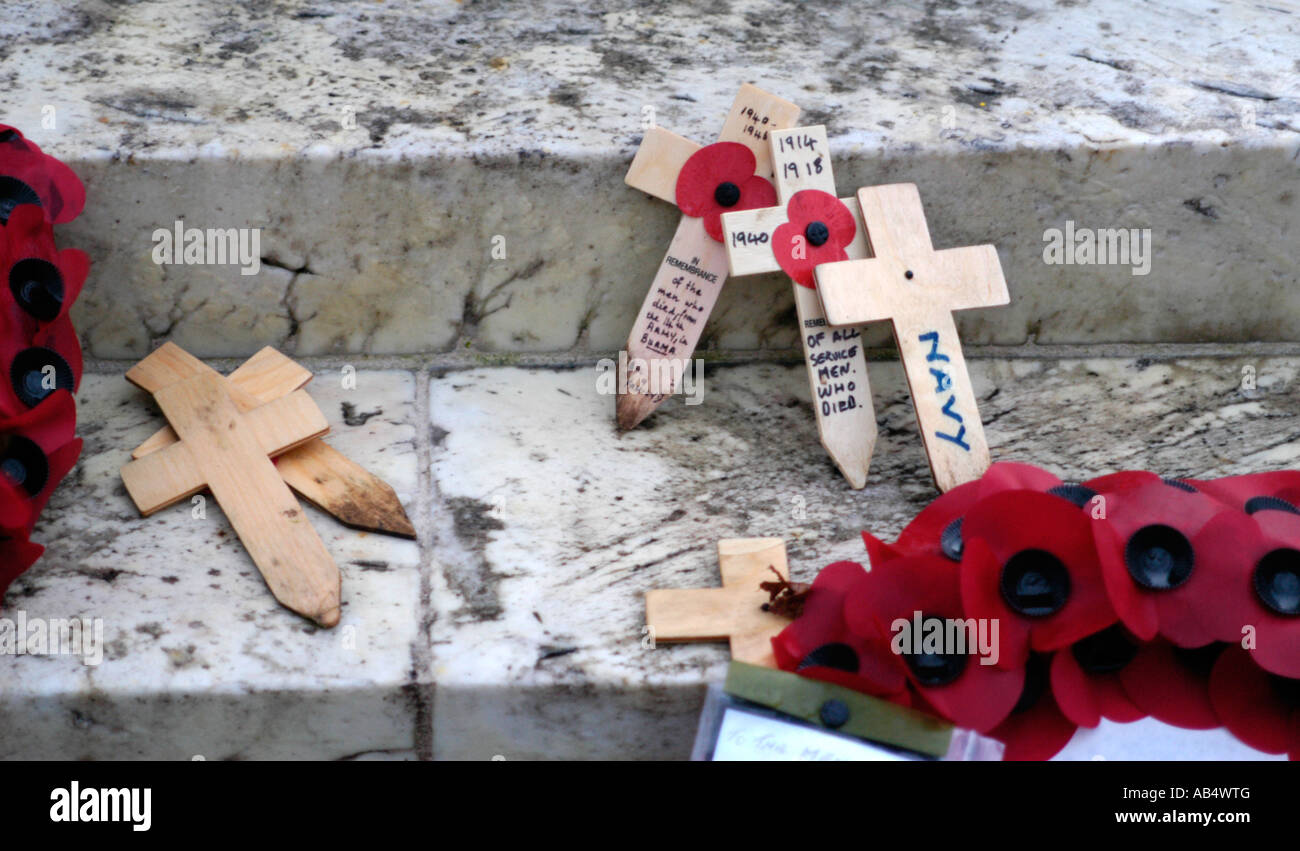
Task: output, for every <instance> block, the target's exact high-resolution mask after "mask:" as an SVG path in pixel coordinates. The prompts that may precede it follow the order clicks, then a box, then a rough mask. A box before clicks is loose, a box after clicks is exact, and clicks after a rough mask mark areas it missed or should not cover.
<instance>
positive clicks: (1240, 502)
mask: <svg viewBox="0 0 1300 851" xmlns="http://www.w3.org/2000/svg"><path fill="white" fill-rule="evenodd" d="M1200 488H1201V490H1203V491H1204V492H1205V493H1207V494H1209V495H1210V496H1212V497H1214V498H1215V499H1217V500H1219V501H1220V502H1223V503H1225V504H1226V505H1227V506H1228V507H1230V508H1236V509H1238V510H1239V511H1244V512H1246V513H1247V514H1254V513H1255V512H1256V511H1260V510H1263V509H1276V510H1279V511H1292V512H1295V511H1300V508H1297V506H1300V470H1276V471H1274V472H1269V473H1250V474H1248V475H1244V476H1227V477H1225V478H1222V479H1214V480H1213V481H1206V482H1202V483H1201V485H1200Z"/></svg>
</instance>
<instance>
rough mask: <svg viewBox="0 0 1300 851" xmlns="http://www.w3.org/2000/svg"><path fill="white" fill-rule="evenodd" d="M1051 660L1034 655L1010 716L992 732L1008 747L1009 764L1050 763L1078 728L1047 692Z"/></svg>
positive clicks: (1005, 758)
mask: <svg viewBox="0 0 1300 851" xmlns="http://www.w3.org/2000/svg"><path fill="white" fill-rule="evenodd" d="M1050 666H1051V657H1049V656H1047V655H1044V654H1038V653H1035V654H1033V655H1032V656H1030V658H1029V662H1028V664H1027V666H1026V668H1025V686H1024V689H1023V691H1022V692H1021V694H1020V699H1019V700H1018V701H1016V705H1015V706H1014V707H1013V708H1012V710H1011V714H1010V715H1008V716H1007V717H1006V720H1004V721H1003V722H1002V723H1001V724H999V725H998V726H996V727H994V728H993V729H992V730H990V731H989V736H991V737H992V738H994V739H997V740H998V741H1000V742H1002V743H1003V744H1004V745H1006V750H1005V751H1004V752H1003V754H1002V759H1003V760H1004V761H1007V762H1016V761H1021V760H1045V759H1051V758H1052V757H1054V756H1056V755H1057V754H1058V753H1060V752H1061V749H1062V748H1064V747H1065V746H1066V745H1067V744H1069V743H1070V739H1072V738H1074V733H1075V731H1076V730H1078V728H1079V727H1078V725H1077V724H1075V723H1074V722H1073V721H1071V720H1070V719H1069V718H1067V717H1066V716H1065V713H1063V712H1062V711H1061V708H1060V707H1059V706H1058V705H1057V703H1056V698H1055V697H1054V696H1053V695H1052V690H1051V689H1050V688H1048V668H1049V667H1050Z"/></svg>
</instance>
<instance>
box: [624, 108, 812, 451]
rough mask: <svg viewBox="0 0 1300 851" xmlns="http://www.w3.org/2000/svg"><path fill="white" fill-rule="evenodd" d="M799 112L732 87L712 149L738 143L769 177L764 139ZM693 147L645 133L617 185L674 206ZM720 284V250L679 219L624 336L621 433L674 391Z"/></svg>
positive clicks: (655, 131)
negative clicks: (733, 98)
mask: <svg viewBox="0 0 1300 851" xmlns="http://www.w3.org/2000/svg"><path fill="white" fill-rule="evenodd" d="M798 118H799V107H797V106H795V105H794V104H792V103H790V102H789V101H786V100H782V99H781V98H778V97H776V96H775V95H770V94H768V93H767V92H765V91H763V90H762V89H758V88H755V87H754V86H751V85H748V84H746V85H743V86H741V87H740V93H739V94H738V95H736V101H735V103H733V104H732V105H731V112H730V113H729V114H728V115H727V120H726V122H725V123H724V124H723V126H722V132H721V133H719V134H718V141H719V142H739V143H741V144H743V145H746V146H747V147H749V148H750V150H752V151H753V152H754V158H755V159H756V160H757V162H758V165H757V168H756V169H755V171H754V173H755V174H758V175H761V176H763V177H769V176H770V175H771V174H772V168H771V160H770V158H769V155H770V148H769V146H768V144H767V137H768V133H769V132H770V131H772V130H782V129H785V128H787V127H791V126H793V125H794V123H795V121H796V120H797V119H798ZM699 149H700V146H699V145H697V144H695V143H694V142H691V141H690V140H688V139H683V138H682V137H681V136H678V135H676V134H673V133H670V132H668V131H667V130H662V129H660V128H658V127H652V128H650V129H649V130H647V131H646V134H645V137H644V138H643V139H642V141H641V146H640V147H639V148H638V149H637V152H636V157H635V158H634V159H633V160H632V165H631V167H630V168H629V169H628V172H627V177H626V178H624V180H625V182H626V183H627V184H628V185H629V186H632V187H634V188H636V189H640V190H641V191H643V192H648V193H649V194H651V195H653V196H655V197H656V198H662V199H663V200H665V201H667V202H668V203H670V204H676V203H677V175H678V172H680V171H681V169H682V166H683V165H684V164H685V163H686V161H687V160H688V159H690V157H691V154H693V153H695V152H696V151H697V150H699ZM726 280H727V258H726V252H724V251H723V248H722V244H721V243H719V242H718V241H717V240H715V239H713V237H711V236H709V235H708V233H706V232H705V230H704V222H703V219H700V218H696V217H693V216H687V215H683V216H682V219H681V223H680V224H678V226H677V232H676V234H674V235H673V241H672V244H671V245H669V247H668V253H667V254H666V255H664V259H663V262H661V263H660V264H659V270H658V272H656V273H655V277H654V281H652V282H651V284H650V291H649V292H648V293H647V294H646V297H645V301H644V303H642V305H641V312H640V313H639V314H638V315H637V320H636V323H635V324H634V325H633V326H632V333H631V334H629V335H628V338H627V346H626V347H625V348H624V351H623V354H622V357H621V358H620V361H621V364H626V366H625V367H623V366H620V371H623V370H624V369H625V370H626V376H627V378H626V387H623V386H621V385H622V382H621V381H620V386H619V388H618V401H617V405H616V416H617V419H618V426H619V428H622V429H630V428H635V427H636V425H637V424H638V423H640V422H641V421H642V420H644V419H645V418H646V417H648V416H650V414H651V413H653V412H654V410H655V408H657V407H659V405H660V404H662V403H663V401H664V400H665V399H667V398H668V397H669V396H671V395H672V394H673V393H675V392H676V391H677V389H678V383H679V380H680V375H681V371H682V369H684V368H685V367H684V365H685V364H688V363H689V361H690V359H691V355H693V354H694V352H695V347H696V346H697V345H698V344H699V342H700V335H701V334H702V333H703V332H704V323H705V322H706V321H707V320H708V318H709V314H710V313H711V312H712V311H713V305H714V304H715V303H716V302H717V300H718V293H720V292H721V291H722V285H723V284H724V283H725V282H726Z"/></svg>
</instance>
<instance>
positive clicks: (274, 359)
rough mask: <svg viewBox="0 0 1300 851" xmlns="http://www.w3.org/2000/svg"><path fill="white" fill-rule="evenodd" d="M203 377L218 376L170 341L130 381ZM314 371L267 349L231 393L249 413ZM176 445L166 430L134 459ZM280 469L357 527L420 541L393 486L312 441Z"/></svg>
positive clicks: (305, 493) (161, 382)
mask: <svg viewBox="0 0 1300 851" xmlns="http://www.w3.org/2000/svg"><path fill="white" fill-rule="evenodd" d="M199 374H211V375H217V372H216V371H215V370H214V369H212V367H210V366H208V365H207V364H205V363H204V362H203V361H201V360H199V359H198V358H196V357H194V356H193V355H191V354H190V353H189V352H187V351H185V350H184V349H182V348H181V347H180V346H177V345H176V344H174V343H164V344H163V345H162V346H160V347H158V348H157V349H156V350H154V351H153V352H152V353H151V354H150V355H149V356H148V357H146V358H145V359H144V360H142V361H140V363H138V364H136V365H135V366H134V367H132V368H131V369H130V370H129V371H128V372H127V374H126V378H127V380H128V381H130V382H131V383H132V384H135V385H136V386H137V387H139V388H141V389H142V390H145V391H147V392H150V393H152V392H155V391H157V390H160V389H161V388H163V387H166V386H167V385H168V384H172V383H175V382H176V381H179V380H182V379H184V378H189V377H191V376H194V375H199ZM311 378H312V375H311V371H310V370H308V369H306V368H305V367H302V366H300V365H298V364H297V363H294V362H293V361H292V360H290V359H289V358H287V357H285V356H284V355H283V354H281V353H280V352H279V351H277V350H275V349H273V348H272V347H270V346H266V347H265V348H263V349H262V350H261V351H259V352H258V353H257V354H255V355H253V356H252V357H251V358H249V359H248V360H247V361H246V362H245V363H244V364H243V365H242V366H240V367H239V368H238V369H236V370H235V371H234V372H232V373H230V375H229V377H228V378H227V379H226V390H227V392H228V393H229V394H230V398H231V400H232V401H234V403H235V407H236V408H238V409H239V410H240V411H241V412H244V413H247V412H248V411H251V410H253V409H254V408H256V407H258V406H259V405H263V404H266V403H267V402H270V401H272V400H274V399H278V398H280V397H282V396H285V395H286V394H289V393H292V392H293V391H294V390H297V389H299V388H301V387H303V386H305V385H306V384H307V382H309V381H311ZM175 442H176V433H175V432H174V431H172V429H171V427H170V426H163V428H162V429H160V430H159V431H157V432H156V433H155V434H154V435H153V436H152V437H150V438H149V439H148V440H146V441H145V442H144V443H142V444H140V446H138V447H137V448H136V449H135V451H134V452H132V453H131V457H132V458H143V457H144V456H146V455H148V454H150V453H151V452H154V451H156V450H158V449H160V448H162V447H164V446H167V445H169V444H171V443H175ZM276 469H277V470H279V471H280V476H281V477H282V478H283V479H284V481H285V483H286V484H288V485H289V487H291V488H293V489H294V490H295V491H297V492H298V493H299V494H300V495H301V496H302V497H303V498H304V499H306V500H307V501H308V502H310V503H312V504H313V505H315V506H317V507H318V508H320V509H321V510H322V511H325V512H328V513H329V514H332V515H333V516H334V517H335V518H337V519H338V520H339V521H340V522H342V523H343V524H344V525H347V526H351V527H353V528H355V529H368V530H373V531H376V532H384V533H387V534H390V535H397V536H399V537H403V538H414V537H415V527H414V526H412V525H411V521H410V518H408V517H407V516H406V511H405V509H403V508H402V503H401V500H399V499H398V498H397V493H396V492H395V491H394V490H393V489H392V488H391V487H390V486H389V485H388V483H387V482H385V481H383V480H382V479H380V478H378V477H377V476H374V475H373V474H371V473H370V472H369V471H367V470H366V469H365V468H364V467H362V466H361V465H359V464H357V463H355V462H354V461H352V460H351V459H349V458H348V457H347V456H346V455H344V454H343V453H341V452H339V451H338V450H336V449H334V448H333V447H332V446H330V445H329V444H328V443H326V442H325V441H323V440H312V441H308V442H307V443H304V444H303V445H302V446H299V447H296V448H294V449H292V450H290V451H288V452H286V453H284V454H283V455H281V456H280V457H279V458H278V459H276Z"/></svg>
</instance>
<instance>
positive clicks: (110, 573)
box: [85, 567, 123, 585]
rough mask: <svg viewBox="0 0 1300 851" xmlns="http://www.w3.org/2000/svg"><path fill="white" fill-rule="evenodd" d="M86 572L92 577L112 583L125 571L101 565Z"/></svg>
mask: <svg viewBox="0 0 1300 851" xmlns="http://www.w3.org/2000/svg"><path fill="white" fill-rule="evenodd" d="M85 573H86V575H87V576H89V577H91V578H92V579H99V580H101V581H103V582H107V583H109V584H110V585H111V584H112V583H113V582H114V580H116V579H117V578H118V577H119V576H121V575H122V573H123V571H121V570H118V569H116V568H112V567H100V568H94V569H91V570H87V571H85Z"/></svg>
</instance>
